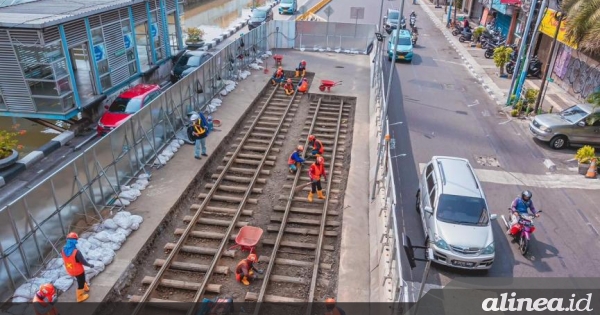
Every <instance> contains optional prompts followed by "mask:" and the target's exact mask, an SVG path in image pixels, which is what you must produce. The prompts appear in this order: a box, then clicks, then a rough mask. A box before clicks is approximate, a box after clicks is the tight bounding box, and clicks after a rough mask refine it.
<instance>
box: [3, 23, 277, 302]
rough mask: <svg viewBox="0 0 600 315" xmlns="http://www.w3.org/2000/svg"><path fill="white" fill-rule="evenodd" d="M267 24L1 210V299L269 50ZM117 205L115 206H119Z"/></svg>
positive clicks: (98, 217) (98, 215) (96, 217)
mask: <svg viewBox="0 0 600 315" xmlns="http://www.w3.org/2000/svg"><path fill="white" fill-rule="evenodd" d="M267 27H268V25H263V26H261V27H259V28H257V29H255V30H253V31H252V32H249V33H247V34H245V35H244V36H243V39H242V40H243V42H244V45H243V48H242V47H241V45H240V43H241V41H240V40H239V39H238V40H236V41H234V42H232V43H231V44H229V45H228V46H227V47H225V48H223V49H222V50H220V51H219V52H218V53H216V54H215V55H214V56H213V57H212V58H211V59H210V60H209V61H207V63H205V64H204V65H203V66H202V67H200V68H199V69H197V70H196V71H194V72H193V73H192V74H190V75H188V76H186V77H185V78H183V79H182V80H181V81H179V82H177V83H175V84H174V85H173V86H171V87H170V88H168V89H167V90H166V91H165V92H164V93H163V94H161V95H160V96H159V97H158V98H157V99H155V100H154V101H152V102H151V103H150V104H148V105H146V106H145V107H144V108H143V109H142V110H141V111H140V112H138V113H136V114H135V115H133V116H132V117H131V118H130V119H129V120H127V122H126V123H124V124H123V125H121V126H119V127H118V128H116V129H115V130H113V131H111V132H110V133H109V134H108V135H106V136H104V137H103V138H102V139H101V140H100V141H98V142H97V143H95V144H94V145H93V146H91V147H89V148H88V149H87V150H85V151H84V152H82V153H81V154H80V155H78V156H77V157H76V158H74V159H73V160H72V161H70V162H69V163H67V164H66V165H65V166H63V167H62V168H61V169H60V170H58V171H56V172H55V173H53V174H51V175H49V176H48V177H47V178H46V179H45V180H43V181H42V182H40V183H39V184H38V185H36V186H35V187H33V188H32V189H31V190H29V191H28V192H27V193H26V194H24V195H23V196H21V197H19V198H18V199H16V200H15V201H13V202H12V203H10V204H9V205H8V206H6V207H4V208H2V209H1V210H0V238H1V239H0V240H1V241H0V252H1V253H2V262H1V263H0V298H1V299H2V300H3V301H4V300H6V299H7V298H9V297H10V296H11V295H12V293H13V291H14V290H15V289H16V288H17V287H18V286H19V285H20V284H22V283H23V282H24V281H26V280H27V279H28V278H31V277H33V276H34V275H35V274H36V273H37V272H39V271H40V270H41V269H42V268H43V267H44V264H45V262H47V261H48V260H49V259H50V258H54V257H56V255H57V254H59V251H58V249H57V248H58V244H59V243H61V242H63V241H64V238H65V236H66V234H67V233H68V232H69V231H71V230H76V231H83V230H85V229H86V228H87V227H88V226H90V225H91V224H93V223H96V222H100V221H102V215H103V214H106V212H109V211H110V210H112V209H114V206H113V205H112V204H113V202H114V198H115V197H116V196H117V195H118V193H119V187H120V186H121V185H124V184H127V183H128V182H130V181H131V180H132V179H133V178H135V176H136V175H137V174H139V173H140V172H144V171H146V170H147V169H148V167H149V166H151V165H152V163H153V162H154V160H155V158H156V156H157V153H158V152H160V151H161V150H162V148H163V147H165V146H166V145H167V144H168V142H169V141H170V140H171V139H173V138H174V137H175V134H176V132H177V131H178V130H180V129H181V128H182V127H184V125H185V123H186V122H187V121H188V118H187V117H188V116H187V114H188V113H189V112H190V111H193V110H195V111H201V110H203V108H204V107H205V106H206V104H207V103H208V102H209V101H210V100H211V99H212V98H213V97H214V96H216V95H217V93H219V92H220V91H221V89H222V88H223V87H224V86H225V84H224V82H223V81H224V80H228V79H232V78H234V75H236V74H237V73H238V71H239V70H240V69H242V68H243V67H246V66H248V65H249V64H250V63H252V62H254V60H255V59H256V58H257V57H258V56H260V55H262V54H264V52H265V51H266V50H267V40H266V39H267ZM116 210H118V209H116Z"/></svg>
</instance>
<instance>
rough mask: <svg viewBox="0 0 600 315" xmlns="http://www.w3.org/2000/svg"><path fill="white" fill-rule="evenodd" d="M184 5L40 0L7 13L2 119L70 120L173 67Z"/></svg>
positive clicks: (1, 47) (0, 44)
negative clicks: (150, 76)
mask: <svg viewBox="0 0 600 315" xmlns="http://www.w3.org/2000/svg"><path fill="white" fill-rule="evenodd" d="M182 14H183V7H182V5H181V4H179V3H178V1H177V0H86V1H70V0H39V1H34V2H26V3H20V4H17V5H12V6H7V7H0V116H12V117H25V118H38V119H53V120H69V119H71V118H73V117H75V116H76V115H78V114H79V113H80V112H82V111H83V110H84V109H86V108H89V107H94V106H98V104H100V103H101V102H102V100H103V99H105V98H106V95H110V94H112V93H114V92H116V91H118V90H120V89H122V88H123V87H126V86H127V85H129V84H130V83H132V82H134V81H136V80H140V78H144V77H148V76H149V75H151V74H152V73H153V72H155V71H156V70H157V69H159V68H160V67H163V66H169V67H170V65H169V63H168V61H170V59H171V57H172V56H174V55H176V54H177V53H178V52H180V51H181V50H183V49H184V45H183V38H182V26H181V25H180V21H181V19H180V17H181V15H182Z"/></svg>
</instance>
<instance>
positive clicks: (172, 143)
mask: <svg viewBox="0 0 600 315" xmlns="http://www.w3.org/2000/svg"><path fill="white" fill-rule="evenodd" d="M170 146H172V147H176V148H178V149H179V148H180V147H181V144H179V141H177V140H173V141H171V144H170ZM140 178H141V177H140Z"/></svg>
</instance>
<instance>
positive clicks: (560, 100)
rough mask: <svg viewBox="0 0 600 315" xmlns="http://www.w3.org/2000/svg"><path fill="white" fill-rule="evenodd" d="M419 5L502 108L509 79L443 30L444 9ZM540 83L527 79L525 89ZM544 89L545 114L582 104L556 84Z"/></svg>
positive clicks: (426, 3)
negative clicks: (501, 75)
mask: <svg viewBox="0 0 600 315" xmlns="http://www.w3.org/2000/svg"><path fill="white" fill-rule="evenodd" d="M419 4H420V5H421V8H423V10H425V12H426V13H427V14H428V15H429V16H430V17H431V19H432V20H433V22H434V23H435V24H436V25H437V26H438V27H439V28H440V29H442V32H443V33H444V35H445V36H446V38H447V39H448V41H449V42H450V44H451V45H452V46H453V47H454V48H455V49H456V51H457V52H458V53H459V55H461V57H462V59H463V60H464V61H465V63H466V65H467V67H468V68H469V70H470V71H471V73H472V74H473V75H474V76H475V77H476V78H477V79H478V81H479V82H480V83H481V84H482V86H483V88H484V89H485V90H486V91H487V92H488V94H490V97H491V98H492V99H493V100H494V101H495V102H496V103H497V104H498V105H499V106H504V105H505V104H506V100H507V99H508V90H509V89H510V83H511V77H508V78H501V77H499V76H498V68H497V67H496V66H495V65H494V60H493V59H486V58H485V57H484V52H485V50H484V49H481V48H476V47H471V44H470V43H461V42H459V41H458V36H452V34H451V30H450V29H447V28H446V26H445V22H444V21H445V19H446V16H447V15H446V14H445V13H444V8H443V7H442V8H439V9H436V8H435V5H434V4H433V3H430V2H429V1H427V0H421V1H419ZM474 25H476V24H474ZM444 30H445V31H444ZM541 83H542V80H541V79H534V78H531V79H529V78H528V79H526V80H525V84H524V88H534V89H539V88H540V85H541ZM546 87H547V88H546V95H545V97H544V100H543V103H542V108H543V109H544V111H548V110H549V109H550V107H553V109H552V111H553V112H558V111H561V110H564V109H566V108H568V107H570V106H572V105H575V104H578V103H580V102H581V101H579V100H577V99H576V98H575V97H573V96H572V95H570V94H568V93H567V91H565V90H564V89H562V88H561V87H560V86H558V85H557V84H556V83H552V82H548V83H547V84H546Z"/></svg>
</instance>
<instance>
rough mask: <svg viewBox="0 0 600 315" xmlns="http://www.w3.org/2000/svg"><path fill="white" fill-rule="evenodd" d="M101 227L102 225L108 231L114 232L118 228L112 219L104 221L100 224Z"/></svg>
mask: <svg viewBox="0 0 600 315" xmlns="http://www.w3.org/2000/svg"><path fill="white" fill-rule="evenodd" d="M102 225H104V227H105V228H107V229H109V230H116V229H117V228H118V226H117V224H116V223H115V221H113V219H106V220H104V223H102Z"/></svg>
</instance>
